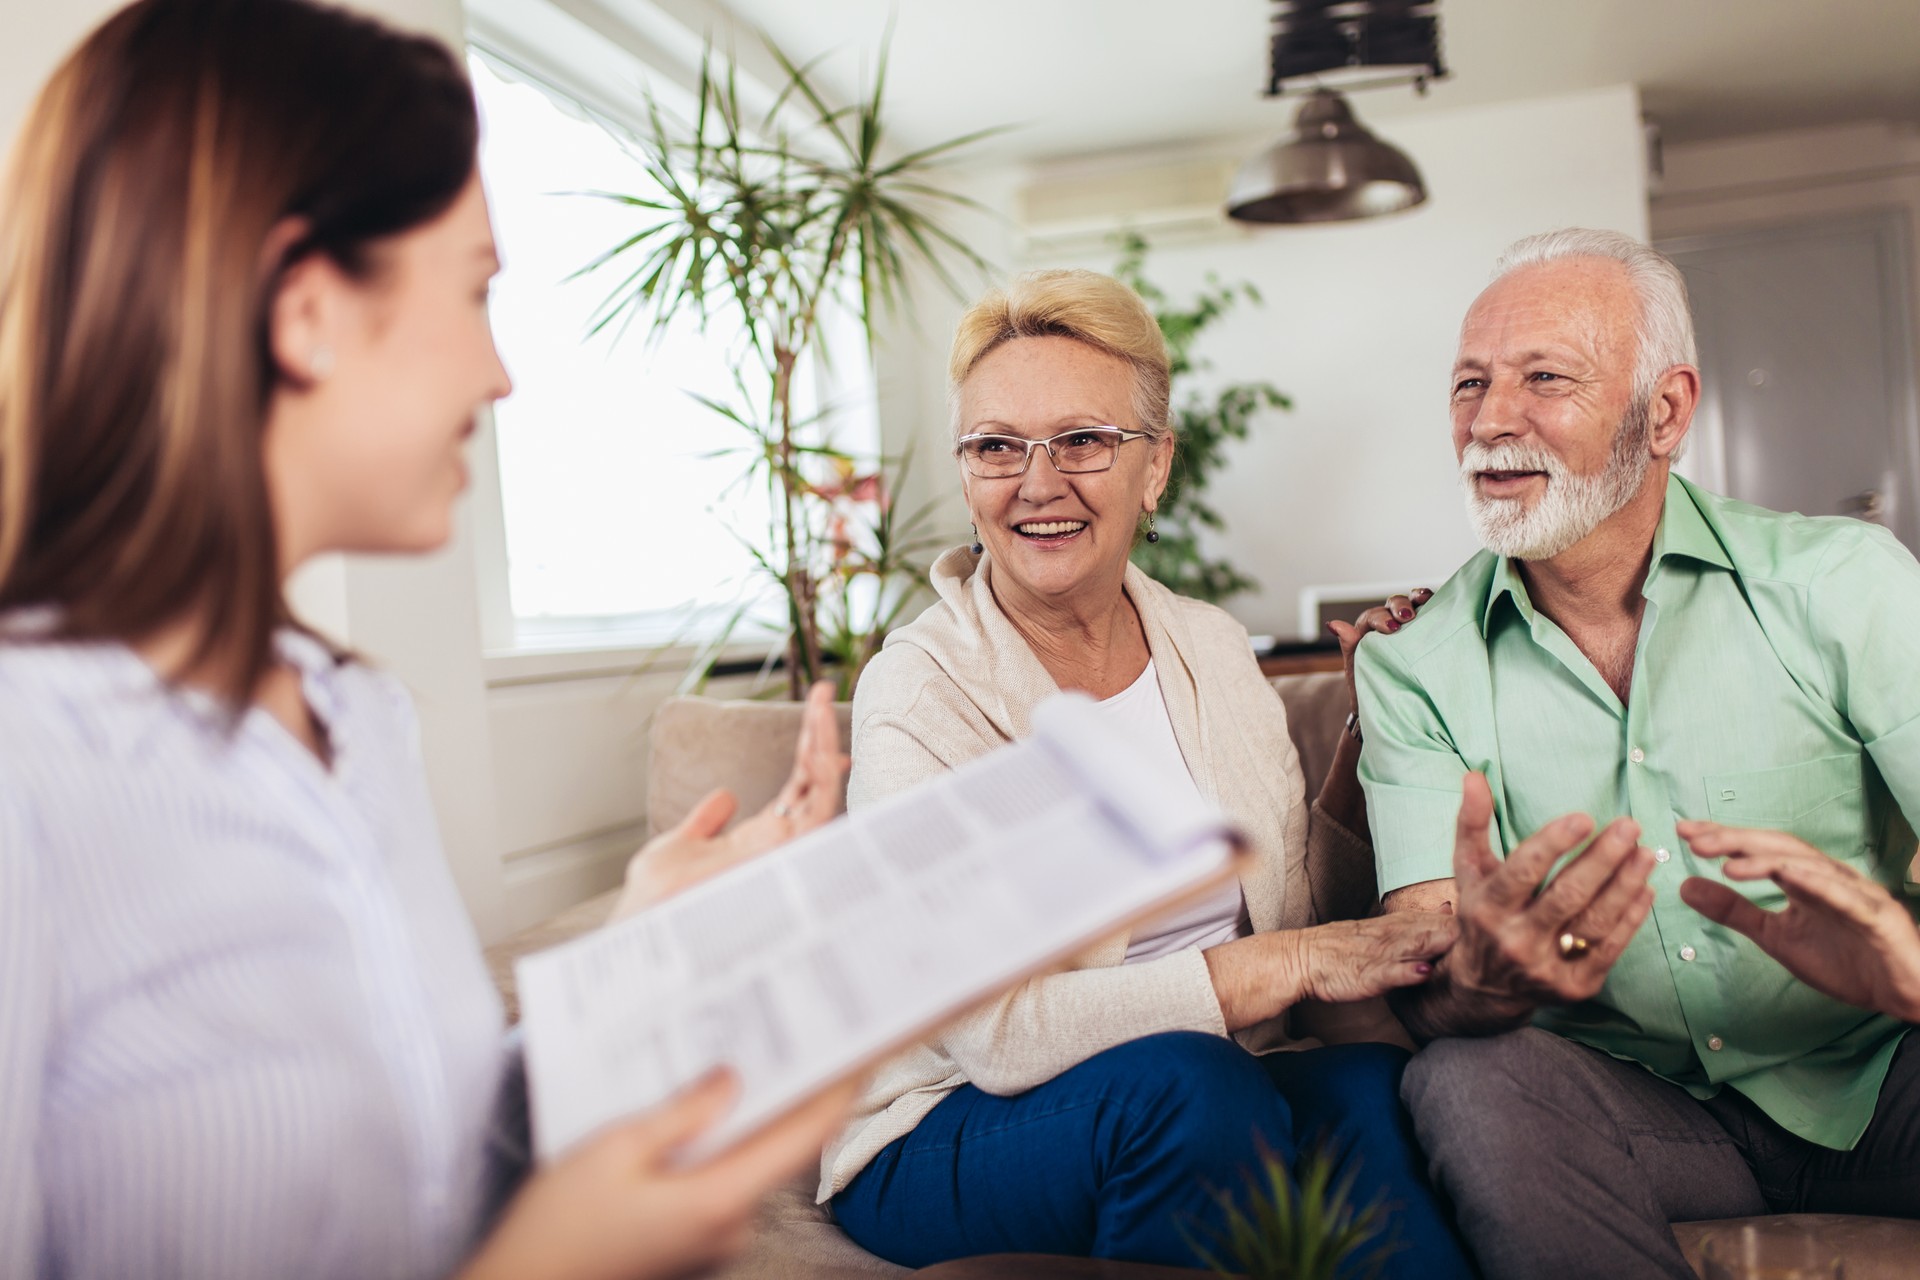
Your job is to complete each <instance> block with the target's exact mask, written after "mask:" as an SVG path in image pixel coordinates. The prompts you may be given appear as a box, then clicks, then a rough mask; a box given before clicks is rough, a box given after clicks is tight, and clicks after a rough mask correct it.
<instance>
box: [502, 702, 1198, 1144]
mask: <svg viewBox="0 0 1920 1280" xmlns="http://www.w3.org/2000/svg"><path fill="white" fill-rule="evenodd" d="M1169 781H1170V780H1168V779H1164V778H1162V777H1160V776H1159V775H1158V774H1157V773H1155V772H1154V770H1153V769H1152V767H1151V766H1150V765H1149V764H1148V763H1147V762H1146V761H1145V760H1144V759H1141V758H1137V757H1136V756H1135V755H1134V754H1133V753H1131V752H1130V751H1129V750H1128V747H1127V744H1125V743H1123V742H1116V741H1113V740H1111V738H1110V737H1103V730H1102V726H1101V724H1100V722H1099V720H1098V719H1097V717H1094V716H1093V715H1092V714H1091V711H1090V704H1089V703H1087V701H1086V700H1085V699H1084V698H1082V697H1080V696H1079V695H1061V696H1059V697H1056V698H1053V699H1050V700H1049V701H1048V702H1047V703H1046V704H1044V705H1043V706H1042V707H1040V708H1039V709H1038V712H1037V714H1036V717H1035V735H1034V737H1033V738H1032V739H1030V740H1028V741H1027V742H1024V743H1020V744H1016V745H1014V746H1011V747H1007V748H1005V749H1003V750H1001V751H998V752H995V753H994V754H992V755H990V756H987V757H985V758H983V759H981V760H977V761H974V762H972V763H971V764H969V765H967V766H966V767H964V768H961V769H957V770H955V771H954V772H953V773H951V774H948V775H946V776H944V777H942V778H939V779H936V780H935V781H933V782H931V783H929V784H927V785H925V786H922V787H918V788H916V789H914V790H913V791H911V792H907V793H905V794H902V795H900V796H896V797H894V798H892V799H891V800H889V801H887V802H886V803H883V804H880V805H876V806H875V807H873V808H872V809H868V810H865V811H863V812H861V813H860V814H858V815H855V816H852V817H848V818H842V819H840V820H838V821H836V822H834V823H832V824H830V825H828V826H826V827H823V828H821V829H820V830H818V831H816V832H813V833H811V834H809V835H807V836H804V837H802V838H800V839H799V840H796V841H794V842H793V843H791V844H788V845H785V846H783V847H781V848H780V849H777V850H774V851H773V852H771V853H769V854H767V855H766V856H764V857H762V858H759V859H757V860H755V861H753V862H751V863H748V864H746V865H745V866H742V867H738V868H735V869H734V870H732V871H729V872H727V873H725V874H723V875H721V876H718V877H716V878H715V879H713V880H711V881H708V882H706V883H703V884H700V885H697V886H695V887H694V888H692V889H689V890H688V891H686V892H685V893H682V894H680V895H678V896H676V897H674V898H672V899H669V900H668V901H667V902H665V903H662V904H661V905H660V906H658V907H655V908H653V909H651V910H648V911H646V912H643V913H641V914H640V915H638V916H635V917H633V918H631V919H629V920H626V921H623V922H621V923H620V924H618V925H614V926H610V927H608V928H605V929H602V930H600V931H598V932H597V933H594V934H590V935H588V936H586V937H584V938H580V939H577V940H575V941H573V942H569V943H566V944H564V945H562V946H559V947H555V948H553V949H552V950H550V951H546V952H542V953H540V954H538V955H535V956H530V957H528V958H526V959H524V960H522V961H520V964H519V967H518V975H519V989H520V1003H521V1009H522V1026H523V1028H524V1033H525V1037H526V1052H527V1067H528V1075H529V1080H530V1089H531V1092H532V1104H533V1119H534V1138H535V1145H536V1148H537V1150H538V1152H539V1154H540V1157H541V1158H542V1159H550V1158H552V1157H553V1156H555V1155H557V1154H559V1153H561V1152H563V1151H565V1150H566V1149H567V1148H568V1147H570V1146H572V1145H573V1144H574V1143H576V1142H578V1141H579V1140H580V1139H582V1138H584V1137H586V1136H588V1135H589V1134H591V1133H593V1132H594V1131H595V1130H597V1129H599V1128H601V1127H602V1126H604V1125H606V1124H608V1123H609V1122H611V1121H614V1120H617V1119H620V1118H621V1117H624V1116H627V1115H631V1114H633V1113H635V1112H639V1111H642V1110H645V1109H648V1108H650V1107H653V1106H655V1105H657V1104H659V1103H660V1102H662V1101H664V1100H665V1099H667V1098H668V1097H669V1096H671V1095H672V1094H673V1093H675V1092H676V1091H678V1090H680V1089H682V1088H684V1087H685V1086H687V1085H689V1084H691V1083H692V1082H693V1081H695V1080H696V1079H698V1078H699V1077H700V1076H702V1075H703V1074H705V1073H706V1072H707V1071H709V1070H711V1069H712V1068H714V1067H716V1066H720V1065H725V1066H728V1067H731V1068H732V1069H733V1070H734V1072H736V1073H737V1074H738V1076H739V1078H740V1082H741V1095H740V1101H739V1103H738V1104H737V1106H736V1107H735V1109H734V1110H733V1112H732V1113H731V1114H730V1115H729V1116H728V1117H727V1118H726V1120H725V1121H723V1122H722V1124H721V1125H720V1126H718V1127H717V1128H716V1129H715V1130H714V1131H713V1132H712V1133H710V1134H709V1135H707V1136H706V1137H705V1138H704V1139H703V1140H702V1142H701V1143H700V1144H699V1146H698V1147H697V1148H696V1150H695V1152H694V1153H693V1154H694V1155H695V1156H696V1157H698V1156H700V1155H706V1154H711V1153H713V1152H716V1151H718V1150H720V1149H722V1148H724V1147H726V1146H728V1145H730V1144H731V1143H732V1142H734V1141H737V1140H738V1139H739V1138H741V1137H743V1136H745V1135H746V1134H748V1133H751V1132H752V1131H753V1130H754V1129H756V1128H758V1127H759V1126H761V1125H763V1124H765V1123H767V1122H768V1121H769V1120H772V1119H774V1118H775V1117H777V1116H778V1115H780V1114H781V1113H782V1112H784V1111H786V1110H787V1109H788V1108H790V1107H792V1106H794V1105H795V1104H797V1103H799V1102H801V1101H803V1100H804V1099H805V1098H807V1097H808V1096H810V1095H811V1094H813V1093H815V1092H817V1091H818V1090H820V1089H822V1088H824V1087H825V1086H827V1085H828V1084H830V1083H832V1082H833V1081H835V1080H837V1079H839V1078H841V1077H843V1076H845V1075H847V1074H848V1073H850V1072H852V1071H854V1070H856V1069H858V1068H860V1067H863V1066H865V1065H867V1064H870V1063H872V1062H874V1061H876V1060H878V1059H879V1058H881V1057H883V1056H885V1055H886V1054H887V1053H888V1052H891V1051H894V1050H897V1049H899V1048H901V1047H903V1046H904V1045H905V1044H907V1043H910V1042H911V1041H912V1040H913V1039H915V1038H916V1037H919V1036H922V1035H924V1034H925V1033H926V1032H928V1031H929V1030H931V1029H932V1028H934V1027H936V1026H938V1025H939V1024H940V1023H941V1022H944V1021H946V1020H948V1019H950V1018H951V1017H953V1016H955V1015H956V1014H958V1013H960V1012H962V1011H964V1010H965V1009H967V1008H968V1007H970V1006H972V1005H974V1004H976V1003H978V1002H980V1001H981V1000H984V999H986V998H988V997H990V996H992V995H994V994H995V993H997V992H998V991H1000V990H1002V989H1004V988H1006V987H1008V986H1010V985H1012V984H1014V983H1016V982H1018V981H1020V980H1021V979H1023V978H1025V977H1026V976H1028V975H1030V974H1032V973H1034V972H1036V971H1037V970H1039V969H1041V968H1042V967H1043V966H1045V965H1047V964H1050V963H1056V962H1058V961H1059V960H1062V959H1065V958H1066V957H1067V956H1070V955H1071V954H1073V953H1074V952H1075V951H1077V950H1079V949H1080V948H1082V947H1084V946H1086V945H1087V944H1089V943H1091V942H1093V941H1096V940H1097V939H1099V938H1102V937H1105V936H1107V935H1109V934H1111V933H1112V932H1114V931H1115V930H1117V929H1119V928H1120V927H1122V926H1124V925H1126V924H1129V923H1131V922H1132V921H1134V920H1136V919H1139V918H1141V917H1143V916H1146V915H1150V914H1153V912H1154V910H1155V908H1157V907H1162V906H1164V905H1165V904H1166V903H1167V902H1168V901H1169V900H1170V899H1173V898H1177V897H1183V896H1185V895H1187V894H1189V893H1191V892H1195V891H1199V890H1204V889H1205V888H1208V887H1211V886H1212V885H1215V884H1218V883H1220V882H1222V881H1223V880H1224V879H1225V878H1226V876H1227V875H1228V874H1230V871H1231V865H1232V861H1233V849H1232V844H1231V840H1230V832H1229V829H1228V827H1227V824H1226V821H1225V819H1224V818H1222V817H1221V815H1220V814H1219V813H1217V812H1215V811H1213V810H1211V809H1210V808H1209V807H1208V806H1206V805H1205V804H1204V803H1203V802H1201V801H1200V800H1199V799H1198V798H1197V797H1196V796H1195V795H1194V794H1193V793H1192V791H1191V789H1190V788H1188V789H1186V791H1185V794H1182V788H1179V787H1175V786H1171V785H1169Z"/></svg>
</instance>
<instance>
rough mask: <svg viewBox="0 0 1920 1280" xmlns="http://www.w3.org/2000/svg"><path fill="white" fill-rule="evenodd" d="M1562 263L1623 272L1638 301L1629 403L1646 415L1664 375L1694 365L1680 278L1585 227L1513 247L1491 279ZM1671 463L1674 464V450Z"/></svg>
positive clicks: (1659, 260) (1651, 255)
mask: <svg viewBox="0 0 1920 1280" xmlns="http://www.w3.org/2000/svg"><path fill="white" fill-rule="evenodd" d="M1568 258H1607V259H1610V260H1612V261H1614V262H1618V263H1620V264H1621V265H1622V266H1624V267H1625V268H1626V269H1627V279H1628V280H1630V281H1631V282H1632V284H1633V290H1634V293H1636V294H1637V295H1638V296H1639V298H1640V323H1639V324H1638V325H1637V326H1635V330H1634V332H1635V335H1636V336H1637V337H1638V339H1639V346H1638V350H1637V351H1636V352H1635V354H1634V361H1633V401H1634V404H1635V405H1636V406H1640V407H1644V408H1647V409H1651V407H1652V403H1653V392H1654V389H1655V388H1656V387H1658V386H1659V385H1660V379H1661V377H1662V376H1663V375H1664V374H1665V373H1666V372H1667V370H1669V369H1671V368H1673V367H1674V366H1675V365H1677V364H1687V365H1690V364H1696V363H1697V362H1698V361H1697V357H1696V355H1695V348H1694V341H1693V310H1692V308H1691V307H1690V306H1689V305H1688V303H1687V281H1686V278H1685V277H1684V276H1682V275H1681V274H1680V268H1678V267H1676V266H1674V265H1673V262H1672V261H1671V260H1670V259H1669V258H1667V256H1666V255H1665V254H1663V253H1660V252H1658V251H1657V250H1655V249H1652V248H1649V247H1648V246H1647V245H1645V244H1642V243H1641V242H1640V241H1638V240H1635V239H1634V238H1633V237H1632V236H1629V235H1623V234H1621V233H1620V232H1618V231H1596V230H1593V229H1591V228H1587V227H1564V228H1562V229H1561V230H1559V231H1547V232H1542V233H1541V234H1540V235H1537V236H1528V237H1527V238H1526V239H1524V240H1517V241H1515V242H1514V243H1513V244H1512V245H1510V246H1509V247H1508V248H1507V251H1506V252H1505V253H1503V254H1501V255H1500V260H1499V261H1498V262H1496V263H1494V264H1493V278H1494V279H1495V280H1500V279H1502V278H1503V277H1505V276H1508V275H1511V274H1513V273H1514V272H1515V271H1518V270H1520V269H1521V268H1522V267H1537V266H1541V265H1544V264H1545V263H1549V262H1561V261H1564V260H1566V259H1568ZM1673 459H1674V461H1676V462H1678V461H1679V460H1680V451H1679V450H1676V451H1675V452H1674V455H1673Z"/></svg>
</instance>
